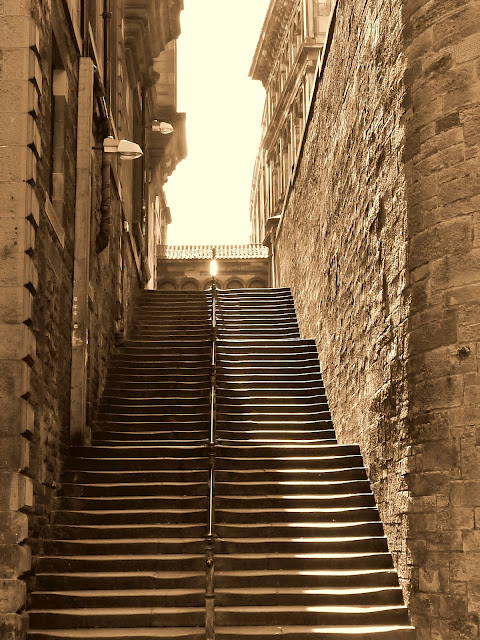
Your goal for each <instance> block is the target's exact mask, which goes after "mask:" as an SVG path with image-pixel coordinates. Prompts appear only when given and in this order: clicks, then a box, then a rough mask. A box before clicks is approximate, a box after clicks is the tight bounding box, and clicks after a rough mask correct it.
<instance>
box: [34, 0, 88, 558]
mask: <svg viewBox="0 0 480 640" xmlns="http://www.w3.org/2000/svg"><path fill="white" fill-rule="evenodd" d="M54 11H56V7H55V8H54ZM61 17H62V14H61V13H59V12H56V13H55V19H56V20H59V19H60V18H61ZM52 22H53V21H52V11H51V9H50V7H48V6H45V5H40V4H38V3H36V2H34V3H32V24H33V25H35V28H36V30H37V34H38V35H37V38H38V42H39V47H38V60H39V65H40V69H41V77H42V81H41V87H40V89H41V92H40V95H39V105H38V114H37V118H36V122H37V126H38V130H39V134H40V138H41V146H42V157H41V160H40V161H39V163H38V170H37V180H36V184H35V190H36V194H37V197H38V200H39V202H40V216H39V224H38V228H37V231H36V247H35V253H34V256H33V260H34V264H35V266H36V268H37V271H38V287H37V295H36V296H35V300H34V305H33V317H32V329H33V332H34V334H35V338H36V361H35V365H34V367H33V368H32V402H33V404H34V406H35V430H34V433H33V434H32V438H31V457H30V473H31V476H32V479H33V492H34V505H33V508H32V511H31V513H30V517H29V529H30V531H29V541H30V545H31V547H32V551H33V553H35V552H37V551H38V550H39V545H40V544H41V542H40V541H41V539H42V538H43V536H44V534H45V526H46V525H47V524H48V522H49V517H50V513H51V511H52V504H53V499H54V497H55V494H56V488H57V483H58V480H59V474H60V471H61V459H62V455H63V454H64V453H65V451H66V447H67V446H68V424H69V420H70V396H69V385H68V384H67V385H66V384H65V381H66V380H67V381H68V380H70V357H71V327H70V322H69V318H71V309H72V278H73V243H74V216H75V168H76V157H75V141H76V119H77V98H76V96H77V83H78V73H77V69H78V62H77V56H76V53H75V46H74V43H73V42H72V41H71V40H69V39H65V40H64V39H62V38H60V37H59V38H58V47H59V50H60V54H61V57H62V63H63V66H64V69H65V72H66V82H67V85H68V90H67V95H66V106H65V120H64V132H63V133H64V140H65V145H64V147H65V150H64V200H63V207H62V209H59V210H57V211H55V210H54V209H53V205H52V204H51V201H50V196H51V182H52V175H51V174H52V171H53V166H52V160H53V154H52V153H51V149H52V136H53V126H52V123H53V121H52V116H51V113H52V83H53V75H52V35H53V30H52ZM57 33H58V31H57Z"/></svg>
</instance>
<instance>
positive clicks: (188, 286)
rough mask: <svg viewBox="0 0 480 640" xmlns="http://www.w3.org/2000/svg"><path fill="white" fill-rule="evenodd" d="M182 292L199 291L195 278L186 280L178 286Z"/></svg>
mask: <svg viewBox="0 0 480 640" xmlns="http://www.w3.org/2000/svg"><path fill="white" fill-rule="evenodd" d="M180 289H181V290H182V291H200V285H199V283H198V280H195V278H187V279H186V280H184V281H183V282H182V284H181V285H180Z"/></svg>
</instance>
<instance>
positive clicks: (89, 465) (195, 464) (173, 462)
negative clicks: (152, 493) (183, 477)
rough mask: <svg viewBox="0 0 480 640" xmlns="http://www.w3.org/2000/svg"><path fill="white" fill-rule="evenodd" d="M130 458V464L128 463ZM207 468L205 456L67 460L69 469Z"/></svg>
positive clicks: (164, 469) (151, 469)
mask: <svg viewBox="0 0 480 640" xmlns="http://www.w3.org/2000/svg"><path fill="white" fill-rule="evenodd" d="M126 460H128V464H126ZM206 468H207V461H206V458H205V457H204V456H198V457H195V458H192V457H190V458H182V457H180V456H175V457H168V456H163V454H162V457H154V458H144V457H137V458H133V457H132V458H125V457H121V458H113V457H109V458H71V459H69V460H67V463H66V469H67V470H68V471H117V472H118V471H120V472H122V473H124V472H125V471H166V470H170V469H175V470H178V471H187V470H195V469H196V470H200V469H206Z"/></svg>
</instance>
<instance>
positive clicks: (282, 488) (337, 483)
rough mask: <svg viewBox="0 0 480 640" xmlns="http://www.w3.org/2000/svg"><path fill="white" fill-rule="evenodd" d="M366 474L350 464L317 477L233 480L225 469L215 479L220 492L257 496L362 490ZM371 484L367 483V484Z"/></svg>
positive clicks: (327, 470) (319, 474)
mask: <svg viewBox="0 0 480 640" xmlns="http://www.w3.org/2000/svg"><path fill="white" fill-rule="evenodd" d="M366 480H367V474H366V471H365V468H364V467H349V468H344V469H325V470H322V471H320V472H318V474H316V476H315V478H308V479H306V478H301V479H294V478H288V479H287V478H283V479H279V478H278V477H277V481H276V482H272V481H271V480H266V479H264V480H253V479H251V478H249V479H247V478H244V479H243V480H238V479H235V480H234V479H233V478H232V479H230V478H228V475H227V474H226V473H225V472H224V473H223V474H222V475H221V476H220V477H216V478H215V487H216V490H217V493H218V495H221V496H225V495H230V496H231V495H236V496H249V497H252V496H258V495H265V494H268V495H270V496H273V495H285V494H288V495H297V494H299V493H301V494H303V495H307V494H310V493H312V494H317V493H326V494H332V493H337V492H340V493H344V492H345V491H348V492H350V493H356V492H360V493H361V492H362V491H363V490H364V489H365V488H366V485H365V481H366ZM367 486H368V485H367Z"/></svg>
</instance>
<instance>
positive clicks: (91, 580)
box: [36, 567, 205, 591]
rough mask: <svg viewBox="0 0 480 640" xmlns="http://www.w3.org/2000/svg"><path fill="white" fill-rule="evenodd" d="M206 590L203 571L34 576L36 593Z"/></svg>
mask: <svg viewBox="0 0 480 640" xmlns="http://www.w3.org/2000/svg"><path fill="white" fill-rule="evenodd" d="M172 585H175V588H177V589H181V588H183V589H186V588H190V589H202V590H204V589H205V571H204V570H203V567H202V570H201V571H152V570H150V571H149V570H146V571H111V572H103V573H99V572H97V571H93V572H85V571H80V572H78V573H37V574H36V586H37V589H38V590H42V591H45V590H53V591H55V590H71V589H93V590H96V589H171V588H172Z"/></svg>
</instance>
